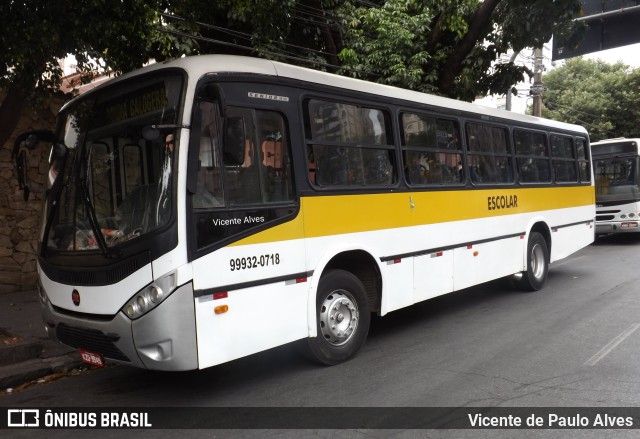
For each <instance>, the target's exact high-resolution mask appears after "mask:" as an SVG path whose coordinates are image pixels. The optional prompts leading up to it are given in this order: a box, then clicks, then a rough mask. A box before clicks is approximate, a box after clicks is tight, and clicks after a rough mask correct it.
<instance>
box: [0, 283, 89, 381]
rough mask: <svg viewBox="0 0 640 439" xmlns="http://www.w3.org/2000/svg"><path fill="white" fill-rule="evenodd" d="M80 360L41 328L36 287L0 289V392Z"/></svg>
mask: <svg viewBox="0 0 640 439" xmlns="http://www.w3.org/2000/svg"><path fill="white" fill-rule="evenodd" d="M82 364H83V363H82V360H81V359H80V354H79V353H78V352H77V351H76V350H74V349H72V348H70V347H67V346H64V345H62V344H60V343H58V342H57V341H55V340H53V339H51V338H49V336H48V335H47V333H46V332H45V329H44V323H43V321H42V316H41V314H40V299H39V298H38V292H37V291H36V290H31V291H21V292H15V293H0V394H2V393H3V392H6V393H11V391H12V390H9V389H13V388H15V387H17V386H20V385H21V384H24V383H27V382H29V381H32V380H36V379H39V378H43V377H45V376H48V375H51V374H54V373H58V372H59V373H66V372H69V371H70V370H72V369H74V368H76V367H79V366H81V365H82Z"/></svg>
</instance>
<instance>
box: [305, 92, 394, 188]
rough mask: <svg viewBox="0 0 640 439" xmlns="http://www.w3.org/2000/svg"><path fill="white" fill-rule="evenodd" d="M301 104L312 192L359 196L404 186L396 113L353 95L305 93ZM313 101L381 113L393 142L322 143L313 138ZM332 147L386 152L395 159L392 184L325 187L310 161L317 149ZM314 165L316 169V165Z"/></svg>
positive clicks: (306, 157)
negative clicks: (314, 150) (311, 108)
mask: <svg viewBox="0 0 640 439" xmlns="http://www.w3.org/2000/svg"><path fill="white" fill-rule="evenodd" d="M298 99H299V103H300V114H299V117H300V119H299V120H300V122H301V129H302V132H301V135H302V138H303V141H304V153H303V155H304V160H305V163H306V169H307V170H308V172H307V173H306V183H307V184H308V185H309V187H310V188H311V190H312V191H314V192H319V193H325V192H348V193H352V192H353V193H357V192H370V191H376V190H380V189H384V190H386V189H393V188H398V187H399V186H400V182H401V180H402V178H401V177H400V174H401V170H400V164H401V163H402V157H401V156H400V155H399V145H398V142H399V137H398V136H399V135H398V134H397V130H396V127H395V126H394V122H393V121H394V119H393V118H394V117H395V115H396V112H395V111H394V110H393V109H392V108H390V107H388V106H385V105H381V104H380V103H375V102H371V101H369V100H366V99H358V98H357V97H356V98H354V97H353V96H352V95H350V94H349V95H347V96H336V95H335V94H334V92H331V93H326V94H324V95H322V94H319V93H301V94H300V95H299V97H298ZM312 100H316V101H321V102H326V103H330V104H337V105H351V106H354V107H357V108H365V109H369V110H378V111H380V112H381V113H382V115H383V117H384V128H385V133H386V135H387V141H391V142H392V143H388V144H369V143H367V144H362V143H347V142H328V141H321V140H314V139H312V138H311V134H312V129H311V126H310V122H311V119H310V115H309V102H310V101H312ZM314 145H318V146H329V147H335V148H340V147H345V148H352V147H356V148H363V149H372V150H386V151H387V152H388V154H389V157H390V158H391V159H392V162H391V168H390V169H391V172H392V175H391V179H392V180H391V182H390V183H388V184H368V183H361V184H327V185H321V184H318V183H317V178H318V172H317V162H316V159H315V157H314V161H313V162H312V161H310V160H309V159H310V154H313V146H314ZM312 165H313V166H312ZM311 172H314V174H315V178H314V179H315V180H316V181H315V182H314V181H312V179H311V176H310V173H311Z"/></svg>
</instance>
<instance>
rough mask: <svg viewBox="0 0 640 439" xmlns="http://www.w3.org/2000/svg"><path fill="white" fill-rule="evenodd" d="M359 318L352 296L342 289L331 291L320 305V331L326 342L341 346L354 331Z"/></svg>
mask: <svg viewBox="0 0 640 439" xmlns="http://www.w3.org/2000/svg"><path fill="white" fill-rule="evenodd" d="M359 318H360V314H359V311H358V306H357V304H356V301H355V299H354V298H353V296H351V294H349V293H348V292H347V291H344V290H336V291H333V292H332V293H331V294H329V295H328V296H327V297H326V298H325V299H324V301H323V302H322V304H321V306H320V332H321V333H322V336H323V337H324V339H325V340H326V341H327V342H329V343H331V344H332V345H334V346H341V345H343V344H345V343H347V342H348V341H349V340H350V339H351V337H352V336H353V334H354V333H355V331H356V328H357V327H358V320H359Z"/></svg>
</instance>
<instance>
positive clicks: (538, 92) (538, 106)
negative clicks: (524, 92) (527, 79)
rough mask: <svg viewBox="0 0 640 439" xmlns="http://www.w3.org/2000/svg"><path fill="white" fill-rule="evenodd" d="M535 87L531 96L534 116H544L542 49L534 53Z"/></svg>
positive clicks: (532, 88) (537, 49)
mask: <svg viewBox="0 0 640 439" xmlns="http://www.w3.org/2000/svg"><path fill="white" fill-rule="evenodd" d="M533 54H534V63H533V87H531V95H532V96H533V115H534V116H538V117H540V116H542V90H543V85H542V70H543V69H544V66H543V64H542V60H543V58H542V47H539V48H536V49H535V50H534V52H533Z"/></svg>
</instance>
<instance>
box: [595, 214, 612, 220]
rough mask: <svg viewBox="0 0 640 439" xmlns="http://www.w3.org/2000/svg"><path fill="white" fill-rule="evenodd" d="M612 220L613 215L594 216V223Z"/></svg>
mask: <svg viewBox="0 0 640 439" xmlns="http://www.w3.org/2000/svg"><path fill="white" fill-rule="evenodd" d="M613 218H615V216H613V215H596V221H611V220H612V219H613Z"/></svg>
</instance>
